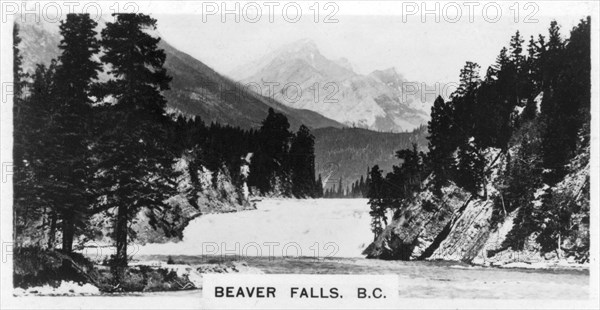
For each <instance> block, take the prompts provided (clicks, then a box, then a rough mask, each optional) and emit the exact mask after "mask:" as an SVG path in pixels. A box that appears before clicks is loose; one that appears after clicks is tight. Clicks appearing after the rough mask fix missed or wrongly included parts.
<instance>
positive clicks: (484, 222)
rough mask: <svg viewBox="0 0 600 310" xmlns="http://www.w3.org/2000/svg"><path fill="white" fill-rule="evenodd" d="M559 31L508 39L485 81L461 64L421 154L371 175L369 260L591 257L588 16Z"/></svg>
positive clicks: (405, 155) (405, 154) (409, 154)
mask: <svg viewBox="0 0 600 310" xmlns="http://www.w3.org/2000/svg"><path fill="white" fill-rule="evenodd" d="M561 32H562V31H561V29H560V27H559V25H558V24H557V23H556V22H552V23H551V24H550V27H549V29H548V33H547V34H546V35H539V36H538V37H537V38H535V37H531V38H529V40H528V43H527V44H526V45H525V46H524V43H525V39H524V38H522V37H521V35H520V33H519V32H517V33H516V34H515V35H514V36H513V37H512V38H511V39H510V45H509V46H508V48H503V49H502V50H501V51H500V54H499V55H498V57H497V60H496V63H495V64H494V65H493V66H491V67H489V68H488V69H487V70H486V71H485V74H484V75H483V76H480V74H479V72H480V68H479V65H477V64H476V63H473V62H467V63H466V65H465V66H464V68H463V69H461V71H460V87H459V88H458V89H457V90H456V92H454V93H453V94H452V97H451V98H450V100H448V101H445V100H443V99H442V98H438V99H437V100H436V101H435V103H434V106H433V108H432V111H431V121H430V122H429V126H428V137H427V139H428V140H429V151H428V152H419V150H418V149H417V148H414V149H407V150H402V151H398V152H397V157H398V158H399V159H400V160H402V162H403V164H401V165H398V166H395V167H394V168H393V169H392V171H391V172H389V173H387V174H384V172H383V171H381V169H380V167H374V168H373V169H372V170H371V174H370V188H369V192H368V196H369V198H370V205H371V208H372V212H371V215H372V217H373V222H372V229H373V232H374V235H375V242H374V243H373V244H372V245H371V246H370V247H369V248H368V249H367V250H366V251H365V253H366V254H367V255H368V256H370V257H382V258H394V259H419V258H420V259H424V258H429V257H436V258H443V259H448V257H449V255H455V256H454V257H455V258H457V259H461V260H468V261H471V260H473V259H474V258H475V257H477V256H478V255H481V251H488V250H489V251H488V252H487V253H483V257H484V258H485V257H486V255H488V257H489V256H493V255H496V254H497V253H499V252H503V251H529V252H532V253H538V254H537V255H539V254H540V253H541V254H543V255H546V254H547V253H555V255H554V257H555V258H556V257H558V258H559V259H561V258H567V257H569V258H570V259H573V260H577V261H587V260H588V259H589V216H590V213H589V212H590V211H589V210H590V209H589V207H590V206H589V186H590V183H589V152H590V148H589V143H590V90H591V82H590V70H591V63H590V18H589V17H588V18H587V19H585V20H582V21H581V22H580V23H579V25H578V26H576V27H575V28H573V29H572V30H571V31H570V35H569V36H568V37H566V38H565V36H564V35H563V34H561ZM388 210H392V211H393V214H394V215H393V217H392V218H387V214H388V212H387V211H388ZM507 225H508V226H507ZM501 227H507V229H504V230H505V231H508V233H505V234H504V235H503V237H501V238H499V239H498V238H497V239H495V240H494V244H493V245H492V244H490V241H489V240H491V239H489V236H490V235H491V234H492V233H493V232H495V231H499V230H500V228H501ZM446 240H448V242H446ZM390 245H391V248H390ZM491 250H493V251H491ZM545 257H547V256H545Z"/></svg>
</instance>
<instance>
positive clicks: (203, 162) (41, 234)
mask: <svg viewBox="0 0 600 310" xmlns="http://www.w3.org/2000/svg"><path fill="white" fill-rule="evenodd" d="M96 28H97V23H96V22H95V21H93V20H92V19H91V18H90V16H89V14H69V15H67V17H66V19H65V20H64V21H62V22H61V25H60V33H61V36H62V40H61V41H60V44H59V46H58V48H59V50H60V52H61V53H60V56H59V57H58V58H57V59H55V60H52V62H51V63H50V65H47V66H46V65H43V64H39V65H37V67H36V69H35V72H33V73H31V74H30V73H25V72H24V70H23V69H22V59H23V58H22V55H21V53H20V51H19V43H20V38H19V29H18V26H17V25H15V27H14V32H13V40H14V42H13V52H14V81H15V97H14V114H13V115H14V153H13V158H14V208H13V210H14V211H13V212H14V231H15V241H16V244H17V245H16V249H15V252H16V253H25V252H27V251H30V250H31V248H35V249H44V250H54V249H60V251H61V253H64V254H67V255H71V254H72V253H73V251H74V245H75V244H76V243H77V242H76V241H77V240H78V237H80V236H82V235H84V234H86V233H87V232H88V230H89V229H88V228H89V227H90V225H91V221H92V218H93V217H94V216H95V215H98V214H102V215H103V216H104V218H105V219H106V220H105V221H103V222H102V225H105V226H106V227H105V228H106V229H107V230H110V231H111V233H110V237H111V238H112V239H113V240H114V242H115V244H116V254H115V255H114V256H113V257H112V258H111V262H110V266H111V267H112V269H113V271H114V274H115V281H116V283H119V282H120V281H121V280H122V279H123V277H124V274H125V272H126V271H125V268H126V266H127V261H128V259H129V257H128V253H127V245H128V242H131V241H132V240H133V239H134V238H135V233H134V232H133V231H132V229H131V227H132V225H133V224H134V221H135V219H136V216H137V215H138V214H140V213H144V214H145V216H146V217H147V218H148V219H149V225H151V226H152V227H153V228H155V229H161V230H162V231H163V232H164V233H165V234H167V235H169V234H178V233H180V232H177V231H174V227H177V226H178V225H179V224H180V223H181V221H183V220H185V219H182V215H181V214H179V211H180V209H178V207H177V206H176V205H174V204H173V203H171V202H172V200H171V198H173V197H174V196H179V197H183V198H184V199H185V200H187V203H188V204H189V205H191V206H192V207H195V208H198V209H199V208H200V206H198V203H197V196H198V193H200V192H203V191H206V190H208V189H207V188H206V187H207V186H212V187H214V188H215V189H218V183H219V180H218V177H219V176H222V175H225V176H226V177H227V179H228V180H230V182H231V183H232V184H233V186H235V189H236V191H238V192H239V195H238V196H237V197H239V199H240V200H246V201H245V202H244V201H240V203H247V200H248V195H249V194H252V195H256V196H263V195H278V196H287V197H298V198H306V197H319V196H321V193H322V192H323V191H322V187H321V183H319V182H317V180H315V164H314V157H315V155H314V143H315V142H314V137H313V135H312V134H311V132H310V130H309V129H308V127H306V126H300V128H299V130H298V131H297V132H295V133H294V132H291V131H290V129H289V128H290V124H289V122H288V119H287V118H286V116H285V115H283V114H281V113H277V112H275V111H274V110H273V109H269V111H268V115H267V117H266V118H265V119H264V120H263V122H262V123H261V126H260V127H259V128H258V129H251V130H249V129H240V128H235V127H231V126H222V125H219V124H210V125H208V124H205V123H203V122H202V120H200V119H199V118H198V117H196V118H185V117H182V116H176V115H170V114H167V113H166V112H165V107H166V103H167V102H166V99H165V97H164V96H163V92H164V91H166V90H168V89H169V84H170V81H171V77H170V76H169V74H168V72H167V71H166V69H165V68H164V63H165V59H166V55H165V52H164V51H163V50H162V49H160V48H159V42H160V38H158V37H155V36H152V35H150V34H149V32H148V31H147V30H155V29H156V20H155V19H153V18H151V17H149V16H147V15H143V14H116V15H115V21H114V22H112V23H107V24H106V27H105V28H104V29H102V31H101V33H100V34H98V33H97V32H96V31H95V29H96ZM103 68H104V71H103ZM101 75H102V76H108V78H100V76H101ZM182 163H184V164H182ZM182 167H183V168H182ZM206 171H208V172H209V174H211V173H212V174H211V175H212V182H209V184H206V183H205V182H202V180H201V178H200V174H204V172H206ZM182 176H185V178H186V180H187V181H186V182H183V181H182ZM188 220H189V219H188ZM34 231H35V233H34ZM25 248H27V251H25V250H26V249H25ZM24 251H25V252H24ZM27 253H30V252H27ZM26 256H27V255H25V257H26ZM20 257H24V256H23V255H21V256H20ZM15 263H18V262H17V260H15ZM21 263H22V262H21ZM63 268H64V270H63V272H64V273H65V274H69V273H70V272H71V271H73V266H72V265H70V264H69V263H65V265H64V266H63ZM17 269H18V268H17Z"/></svg>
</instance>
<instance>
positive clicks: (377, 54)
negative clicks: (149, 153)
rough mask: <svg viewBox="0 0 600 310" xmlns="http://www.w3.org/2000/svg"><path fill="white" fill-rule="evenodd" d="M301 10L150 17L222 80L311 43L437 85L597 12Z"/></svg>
mask: <svg viewBox="0 0 600 310" xmlns="http://www.w3.org/2000/svg"><path fill="white" fill-rule="evenodd" d="M298 3H299V6H300V9H301V10H302V13H303V14H302V15H298V18H297V19H294V18H295V17H296V15H295V10H296V4H295V3H294V4H292V5H289V6H288V7H287V14H284V12H283V8H282V6H281V5H280V6H279V7H277V8H271V10H272V12H273V13H272V14H269V9H270V7H268V6H265V4H264V3H263V2H254V4H248V3H243V2H242V3H241V4H240V6H239V7H238V8H237V9H236V7H235V3H226V7H224V8H223V7H222V6H221V2H212V4H205V5H204V6H202V5H200V4H199V3H189V2H182V3H181V5H180V6H178V7H176V8H174V6H173V5H170V6H168V7H164V8H160V7H154V8H153V10H152V11H153V12H155V13H154V14H152V15H153V16H154V17H155V18H157V20H158V31H159V32H160V33H161V35H162V37H163V38H164V39H165V40H166V41H168V42H169V43H170V44H172V45H173V46H175V47H176V48H178V49H180V50H182V51H184V52H186V53H188V54H190V55H192V56H194V57H195V58H197V59H199V60H200V61H202V62H204V63H205V64H207V65H209V66H211V67H212V68H213V69H215V70H217V71H219V72H221V73H224V74H227V73H228V72H231V71H232V70H233V69H235V68H236V67H238V66H241V65H243V64H246V63H249V62H251V61H253V60H255V59H258V58H260V57H261V56H263V55H265V54H267V53H269V52H270V51H272V50H274V49H276V48H278V47H280V46H281V45H284V44H287V43H290V42H294V41H297V40H300V39H304V38H308V39H312V40H313V41H314V42H315V43H316V44H317V46H318V48H319V50H320V51H321V53H322V54H323V55H324V56H326V57H328V58H331V59H337V58H341V57H345V58H347V59H348V60H349V61H350V63H351V64H352V65H353V67H354V69H355V71H356V72H358V73H360V74H368V73H370V72H372V71H373V70H377V69H379V70H381V69H386V68H390V67H396V69H397V71H398V72H399V73H401V74H403V75H404V77H405V78H406V79H408V80H410V81H418V82H427V83H434V82H454V81H456V80H457V79H458V74H459V70H460V68H461V67H462V66H463V65H464V63H465V62H466V61H474V62H477V63H479V64H480V65H481V67H482V68H483V69H482V74H483V73H484V72H485V71H484V70H485V68H487V67H488V66H489V65H491V64H492V63H493V62H494V60H495V58H496V56H497V55H498V53H499V51H500V49H501V48H502V47H503V46H508V43H509V40H510V37H511V36H512V35H513V34H514V33H515V32H516V31H517V30H520V32H521V34H522V35H523V36H524V37H525V39H526V42H525V43H527V40H528V39H529V37H530V36H531V35H534V36H535V37H537V35H538V34H540V33H541V34H544V35H545V34H547V28H548V26H549V24H550V21H551V20H553V19H556V20H557V21H558V23H559V25H561V27H562V34H563V35H568V33H569V31H570V29H572V28H573V26H575V25H576V24H577V23H578V21H579V20H580V19H581V18H584V17H585V16H586V15H588V14H590V12H592V11H593V10H595V9H596V10H597V6H596V5H595V4H586V3H580V2H573V1H568V2H561V1H552V2H536V3H533V2H532V3H531V4H530V5H529V6H527V5H526V2H520V3H517V4H515V2H512V1H510V2H502V1H500V2H493V3H491V4H490V5H488V6H487V7H486V10H487V11H485V12H484V9H483V5H481V4H480V5H479V6H477V7H469V4H468V3H469V2H438V3H439V4H438V7H436V6H435V3H433V2H432V3H426V4H425V7H423V6H422V2H421V1H419V2H404V4H401V3H400V2H389V1H384V2H368V3H367V2H362V3H361V2H335V3H333V4H332V5H330V6H329V7H325V3H323V2H320V3H318V4H317V5H318V6H319V14H318V15H317V14H315V12H316V7H315V6H314V2H298ZM471 3H472V2H471ZM311 5H312V8H311ZM224 9H229V10H232V12H237V17H238V18H239V20H238V21H236V20H235V19H236V16H235V14H227V15H224V14H223V12H224ZM459 9H460V14H458V12H459ZM427 10H430V11H431V12H438V14H437V15H438V16H440V20H439V21H436V20H435V15H433V14H428V15H423V13H424V12H426V11H427ZM259 11H260V12H261V14H259V13H258V12H259ZM182 12H185V14H181V13H182ZM496 12H500V13H501V14H500V15H497V14H496ZM517 12H518V14H517ZM440 13H441V14H440ZM330 14H332V15H330ZM327 15H330V18H329V19H328V21H329V22H328V23H325V22H324V20H325V19H326V16H327ZM331 16H332V17H331ZM284 17H285V18H284ZM259 18H260V19H259ZM286 18H287V20H286ZM423 18H424V19H425V20H423ZM223 19H224V20H223ZM270 19H271V20H270ZM315 19H316V20H317V21H318V22H315ZM253 20H258V22H256V23H252V22H250V21H253ZM271 21H272V22H271ZM334 21H335V22H334ZM452 21H457V22H452Z"/></svg>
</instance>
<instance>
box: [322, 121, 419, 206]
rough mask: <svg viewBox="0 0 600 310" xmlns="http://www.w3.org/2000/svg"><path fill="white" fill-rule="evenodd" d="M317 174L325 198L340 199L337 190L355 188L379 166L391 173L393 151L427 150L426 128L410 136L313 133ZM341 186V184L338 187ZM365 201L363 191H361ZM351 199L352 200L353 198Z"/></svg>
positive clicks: (353, 130) (357, 131)
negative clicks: (321, 181) (413, 145)
mask: <svg viewBox="0 0 600 310" xmlns="http://www.w3.org/2000/svg"><path fill="white" fill-rule="evenodd" d="M313 134H314V135H315V137H316V141H315V143H316V144H315V156H316V159H315V162H316V164H317V173H318V174H320V175H322V177H323V181H324V182H325V184H324V187H325V196H329V197H331V196H335V197H338V196H340V195H339V194H338V193H339V192H340V188H342V189H343V190H344V191H346V192H348V191H350V192H356V191H354V190H352V188H353V187H356V184H355V183H356V182H357V181H358V182H360V179H361V178H362V179H363V183H364V182H365V177H366V174H368V171H370V167H372V166H373V165H378V166H379V167H380V168H381V169H383V170H391V169H392V166H393V165H395V164H397V163H398V159H397V158H396V157H395V155H394V154H395V152H396V150H400V149H405V148H411V147H412V144H414V143H416V144H417V145H418V147H419V150H426V149H427V139H426V137H427V126H426V125H424V126H420V127H418V128H416V129H415V130H413V131H411V132H403V133H390V132H376V131H371V130H367V129H362V128H331V127H328V128H318V129H315V130H314V131H313ZM340 182H341V184H340ZM359 192H364V193H365V195H362V196H358V197H366V190H364V191H363V190H360V191H359ZM351 196H355V195H354V194H353V195H351Z"/></svg>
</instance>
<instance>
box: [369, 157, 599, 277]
mask: <svg viewBox="0 0 600 310" xmlns="http://www.w3.org/2000/svg"><path fill="white" fill-rule="evenodd" d="M512 152H513V150H509V151H508V153H512ZM508 153H507V154H508ZM507 154H498V151H497V150H490V152H489V154H488V158H493V157H496V158H497V159H496V160H492V161H490V162H492V164H491V165H489V166H488V168H487V170H488V173H489V177H488V180H489V183H488V184H487V186H486V190H487V195H486V196H487V199H486V198H485V197H474V196H472V195H470V194H469V193H467V192H465V191H464V190H462V189H461V188H459V187H457V186H455V185H453V184H451V185H449V186H446V187H444V188H442V195H441V196H440V197H436V196H435V195H433V193H432V192H431V190H430V189H429V188H428V186H429V183H430V181H429V179H428V180H426V181H425V182H424V185H423V187H424V188H425V190H423V191H421V192H420V193H419V194H417V196H416V197H415V198H414V199H413V200H412V203H410V204H409V205H408V207H406V208H404V209H403V210H402V211H400V212H398V213H397V214H396V216H395V217H394V218H393V219H392V221H391V223H390V224H389V225H388V226H387V227H386V228H385V230H384V231H383V233H382V234H381V235H380V236H379V237H378V238H377V239H376V240H375V241H374V242H373V243H372V244H371V245H369V246H368V247H367V248H366V249H365V251H364V252H363V254H364V255H366V256H367V257H368V258H380V259H400V260H423V259H428V260H452V261H463V262H467V263H473V264H481V265H505V266H523V264H527V265H533V264H536V263H542V264H548V263H550V264H557V263H565V262H569V263H570V262H585V261H587V259H588V255H589V254H588V253H589V195H588V194H587V193H588V192H589V171H590V166H589V147H588V149H587V150H583V151H582V152H581V153H580V154H581V155H579V156H577V157H575V158H574V159H573V160H572V162H571V164H570V165H569V166H568V168H569V171H570V173H568V174H567V175H566V176H565V177H564V179H563V180H562V181H561V182H559V183H557V184H556V185H555V186H553V187H548V186H547V185H544V186H543V187H542V188H540V189H539V190H538V192H540V193H542V192H546V193H549V192H552V193H553V197H555V198H553V199H556V200H558V201H557V202H556V203H558V204H562V205H564V204H569V203H575V204H577V205H578V206H580V207H579V210H578V211H576V212H574V213H573V215H572V216H571V221H570V227H569V231H568V233H567V236H566V237H565V238H564V239H562V240H561V244H560V247H559V249H558V250H556V251H553V252H545V253H544V252H543V251H541V247H540V245H539V244H537V242H536V237H537V234H535V233H534V234H531V235H530V236H529V237H528V238H526V239H527V240H526V241H525V246H524V248H523V249H520V250H513V249H512V248H510V247H507V246H506V244H505V240H506V238H507V235H508V233H509V232H510V231H511V230H512V229H513V228H514V227H515V224H514V221H515V218H516V216H517V214H518V212H519V211H520V208H517V209H516V210H513V211H512V212H502V211H500V213H501V216H500V217H498V216H497V214H496V215H495V214H494V213H495V212H494V210H502V209H503V206H502V200H501V199H494V197H499V196H498V195H499V191H498V189H500V188H502V185H501V183H502V177H501V176H500V172H501V171H502V170H503V169H504V168H505V167H506V164H507ZM540 195H541V194H538V195H537V196H540ZM533 203H534V205H535V204H536V201H534V202H533ZM498 204H500V205H498ZM496 213H498V212H496Z"/></svg>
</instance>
